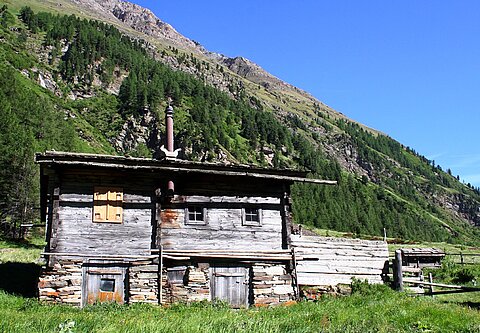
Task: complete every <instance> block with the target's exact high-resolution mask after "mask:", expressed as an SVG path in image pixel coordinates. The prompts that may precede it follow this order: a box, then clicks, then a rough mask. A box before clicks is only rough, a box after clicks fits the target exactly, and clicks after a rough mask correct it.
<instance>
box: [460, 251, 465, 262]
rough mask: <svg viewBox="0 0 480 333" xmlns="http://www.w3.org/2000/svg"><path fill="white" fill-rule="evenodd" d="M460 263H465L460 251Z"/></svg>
mask: <svg viewBox="0 0 480 333" xmlns="http://www.w3.org/2000/svg"><path fill="white" fill-rule="evenodd" d="M460 263H461V264H462V265H463V264H465V263H464V261H463V253H462V252H460Z"/></svg>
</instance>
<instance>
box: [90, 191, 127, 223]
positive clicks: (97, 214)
mask: <svg viewBox="0 0 480 333" xmlns="http://www.w3.org/2000/svg"><path fill="white" fill-rule="evenodd" d="M122 203H123V189H121V188H118V187H117V188H113V187H95V188H94V190H93V222H111V223H122V215H123V208H122Z"/></svg>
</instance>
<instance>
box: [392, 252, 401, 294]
mask: <svg viewBox="0 0 480 333" xmlns="http://www.w3.org/2000/svg"><path fill="white" fill-rule="evenodd" d="M393 287H394V289H395V290H397V291H403V272H402V251H400V250H395V259H394V260H393Z"/></svg>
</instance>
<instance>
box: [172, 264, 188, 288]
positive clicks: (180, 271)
mask: <svg viewBox="0 0 480 333" xmlns="http://www.w3.org/2000/svg"><path fill="white" fill-rule="evenodd" d="M186 271H187V266H176V267H169V268H167V279H168V282H169V283H171V284H183V282H184V281H183V280H184V279H185V272H186Z"/></svg>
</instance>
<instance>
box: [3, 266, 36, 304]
mask: <svg viewBox="0 0 480 333" xmlns="http://www.w3.org/2000/svg"><path fill="white" fill-rule="evenodd" d="M40 270H41V266H39V265H36V264H33V263H19V262H7V263H2V264H0V290H3V291H5V292H7V293H9V294H16V295H20V296H23V297H28V298H32V297H37V296H38V278H39V276H40Z"/></svg>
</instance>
